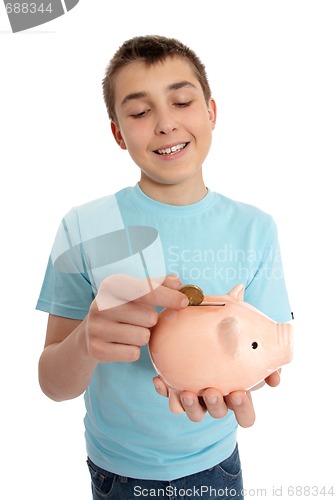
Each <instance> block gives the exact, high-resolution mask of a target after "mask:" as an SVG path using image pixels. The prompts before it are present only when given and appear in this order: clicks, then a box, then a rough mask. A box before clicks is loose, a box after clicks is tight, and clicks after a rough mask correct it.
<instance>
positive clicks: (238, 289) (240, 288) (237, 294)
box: [228, 285, 244, 300]
mask: <svg viewBox="0 0 336 500" xmlns="http://www.w3.org/2000/svg"><path fill="white" fill-rule="evenodd" d="M228 295H230V297H234V298H235V299H238V300H244V285H236V286H235V287H234V288H232V290H230V291H229V293H228Z"/></svg>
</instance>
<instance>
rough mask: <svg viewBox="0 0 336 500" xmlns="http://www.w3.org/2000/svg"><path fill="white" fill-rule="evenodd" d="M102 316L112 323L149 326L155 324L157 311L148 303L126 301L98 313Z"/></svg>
mask: <svg viewBox="0 0 336 500" xmlns="http://www.w3.org/2000/svg"><path fill="white" fill-rule="evenodd" d="M100 314H101V315H103V317H104V318H105V319H106V320H108V321H112V322H113V323H125V324H127V325H137V326H143V327H145V328H151V327H152V326H154V325H156V323H157V320H158V316H159V313H158V312H157V310H156V309H155V308H154V307H153V306H151V305H149V304H144V303H141V302H135V301H133V302H128V303H127V304H122V305H119V306H117V307H113V308H111V309H106V310H105V311H101V313H100Z"/></svg>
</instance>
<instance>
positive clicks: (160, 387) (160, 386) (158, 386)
mask: <svg viewBox="0 0 336 500" xmlns="http://www.w3.org/2000/svg"><path fill="white" fill-rule="evenodd" d="M153 384H154V387H155V390H156V392H157V393H158V394H160V396H165V397H168V388H167V387H166V385H165V384H164V382H162V380H161V379H160V377H154V378H153Z"/></svg>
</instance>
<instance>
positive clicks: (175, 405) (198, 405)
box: [153, 372, 280, 427]
mask: <svg viewBox="0 0 336 500" xmlns="http://www.w3.org/2000/svg"><path fill="white" fill-rule="evenodd" d="M153 382H154V386H155V389H156V391H157V392H158V393H159V394H161V396H166V397H169V406H170V409H171V410H172V411H173V412H174V413H181V412H185V413H186V414H187V416H188V418H189V419H190V420H191V421H192V422H200V421H201V420H202V419H203V417H204V415H205V414H206V412H207V411H208V412H209V414H210V415H211V416H212V417H213V418H222V417H225V415H226V414H227V412H228V410H229V409H230V410H232V411H234V413H235V415H236V419H237V422H238V424H239V425H240V426H241V427H251V426H252V425H253V424H254V422H255V412H254V407H253V402H252V397H251V393H250V391H247V392H245V391H235V392H231V394H229V395H227V396H225V397H224V398H223V396H222V395H221V393H220V392H219V391H218V390H216V389H213V388H209V389H206V390H205V391H204V392H203V394H202V397H198V396H197V395H196V394H194V393H192V392H187V391H184V392H182V393H181V394H180V395H179V398H178V397H177V396H176V395H175V394H173V393H170V394H169V390H168V388H167V387H166V385H165V384H164V383H163V381H162V380H161V379H160V378H159V377H155V378H154V379H153ZM265 382H266V383H267V384H268V385H269V386H271V387H275V386H277V385H278V384H279V383H280V374H279V373H278V372H275V373H272V375H270V376H269V377H267V379H265Z"/></svg>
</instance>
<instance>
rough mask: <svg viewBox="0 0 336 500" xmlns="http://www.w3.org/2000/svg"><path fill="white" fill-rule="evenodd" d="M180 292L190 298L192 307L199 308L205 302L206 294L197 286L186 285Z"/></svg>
mask: <svg viewBox="0 0 336 500" xmlns="http://www.w3.org/2000/svg"><path fill="white" fill-rule="evenodd" d="M179 291H180V292H182V293H184V294H185V295H186V296H187V297H188V299H189V305H190V306H199V305H200V304H201V303H202V302H203V299H204V294H203V292H202V290H201V289H200V288H199V287H198V286H196V285H184V286H183V287H182V288H180V290H179Z"/></svg>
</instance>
